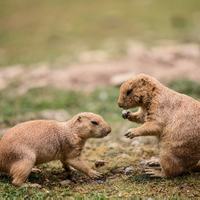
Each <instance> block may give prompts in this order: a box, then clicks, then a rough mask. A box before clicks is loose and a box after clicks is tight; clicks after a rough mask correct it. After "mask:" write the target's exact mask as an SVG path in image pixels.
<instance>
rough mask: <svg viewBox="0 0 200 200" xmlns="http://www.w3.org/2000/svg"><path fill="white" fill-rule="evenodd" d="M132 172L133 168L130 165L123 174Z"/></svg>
mask: <svg viewBox="0 0 200 200" xmlns="http://www.w3.org/2000/svg"><path fill="white" fill-rule="evenodd" d="M132 172H133V168H132V167H127V168H126V169H125V175H129V174H132Z"/></svg>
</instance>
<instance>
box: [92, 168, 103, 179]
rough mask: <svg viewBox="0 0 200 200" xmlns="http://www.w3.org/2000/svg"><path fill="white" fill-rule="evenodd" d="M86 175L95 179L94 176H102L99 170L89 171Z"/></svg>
mask: <svg viewBox="0 0 200 200" xmlns="http://www.w3.org/2000/svg"><path fill="white" fill-rule="evenodd" d="M88 176H89V177H90V178H92V179H95V178H103V174H100V173H99V172H97V171H94V170H93V171H91V172H90V173H89V174H88Z"/></svg>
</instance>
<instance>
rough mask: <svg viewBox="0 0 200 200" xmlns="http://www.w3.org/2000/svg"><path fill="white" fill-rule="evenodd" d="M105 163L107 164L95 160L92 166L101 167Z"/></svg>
mask: <svg viewBox="0 0 200 200" xmlns="http://www.w3.org/2000/svg"><path fill="white" fill-rule="evenodd" d="M105 163H107V162H106V161H104V160H96V161H95V163H94V165H95V167H101V166H104V165H105Z"/></svg>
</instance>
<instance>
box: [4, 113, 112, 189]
mask: <svg viewBox="0 0 200 200" xmlns="http://www.w3.org/2000/svg"><path fill="white" fill-rule="evenodd" d="M110 132H111V128H110V126H109V125H108V124H107V123H106V122H105V121H104V119H103V118H102V117H101V116H99V115H96V114H93V113H80V114H78V115H76V116H75V117H73V118H72V119H71V120H69V121H67V122H57V121H50V120H35V121H28V122H25V123H22V124H19V125H17V126H15V127H13V128H12V129H10V130H9V131H8V132H6V133H5V135H4V136H3V137H2V139H1V141H0V171H1V172H4V173H6V174H8V175H11V176H12V177H13V181H12V183H13V184H14V185H23V184H24V182H25V180H26V179H27V177H28V175H29V174H30V172H31V169H32V167H33V166H34V165H38V164H42V163H46V162H49V161H52V160H60V161H61V162H62V164H63V166H64V168H65V169H66V170H69V169H70V166H72V167H74V168H75V169H77V170H79V171H81V172H83V173H85V174H87V175H88V176H90V177H91V178H97V177H100V176H101V175H100V174H99V173H98V172H96V171H94V170H92V169H90V168H89V167H88V166H87V165H85V164H84V163H83V161H82V160H81V152H82V149H83V147H84V144H85V142H86V140H87V139H88V138H102V137H104V136H106V135H107V134H109V133H110Z"/></svg>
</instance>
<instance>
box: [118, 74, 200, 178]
mask: <svg viewBox="0 0 200 200" xmlns="http://www.w3.org/2000/svg"><path fill="white" fill-rule="evenodd" d="M118 105H119V107H121V108H123V109H130V108H135V107H139V111H138V112H136V113H132V112H131V111H130V110H125V111H123V112H122V117H123V118H124V119H128V120H129V121H132V122H136V123H142V124H143V125H142V126H140V127H138V128H132V129H129V130H128V131H127V132H126V134H125V136H126V137H128V138H131V139H132V138H134V137H137V136H147V135H150V136H156V137H157V138H158V144H159V158H160V164H161V168H162V171H157V170H154V169H146V173H147V174H149V175H150V176H151V177H176V176H178V175H179V174H182V173H187V172H189V171H191V170H198V169H199V165H197V163H198V161H199V160H200V151H199V148H200V147H199V144H200V103H199V102H198V101H196V100H194V99H193V98H191V97H189V96H186V95H184V94H180V93H177V92H175V91H173V90H171V89H169V88H167V87H165V86H164V85H162V84H161V83H160V82H158V81H157V80H156V79H155V78H153V77H150V76H148V75H145V74H138V75H136V76H134V77H132V78H130V79H128V80H127V81H126V82H125V83H124V84H122V86H121V88H120V93H119V100H118Z"/></svg>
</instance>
